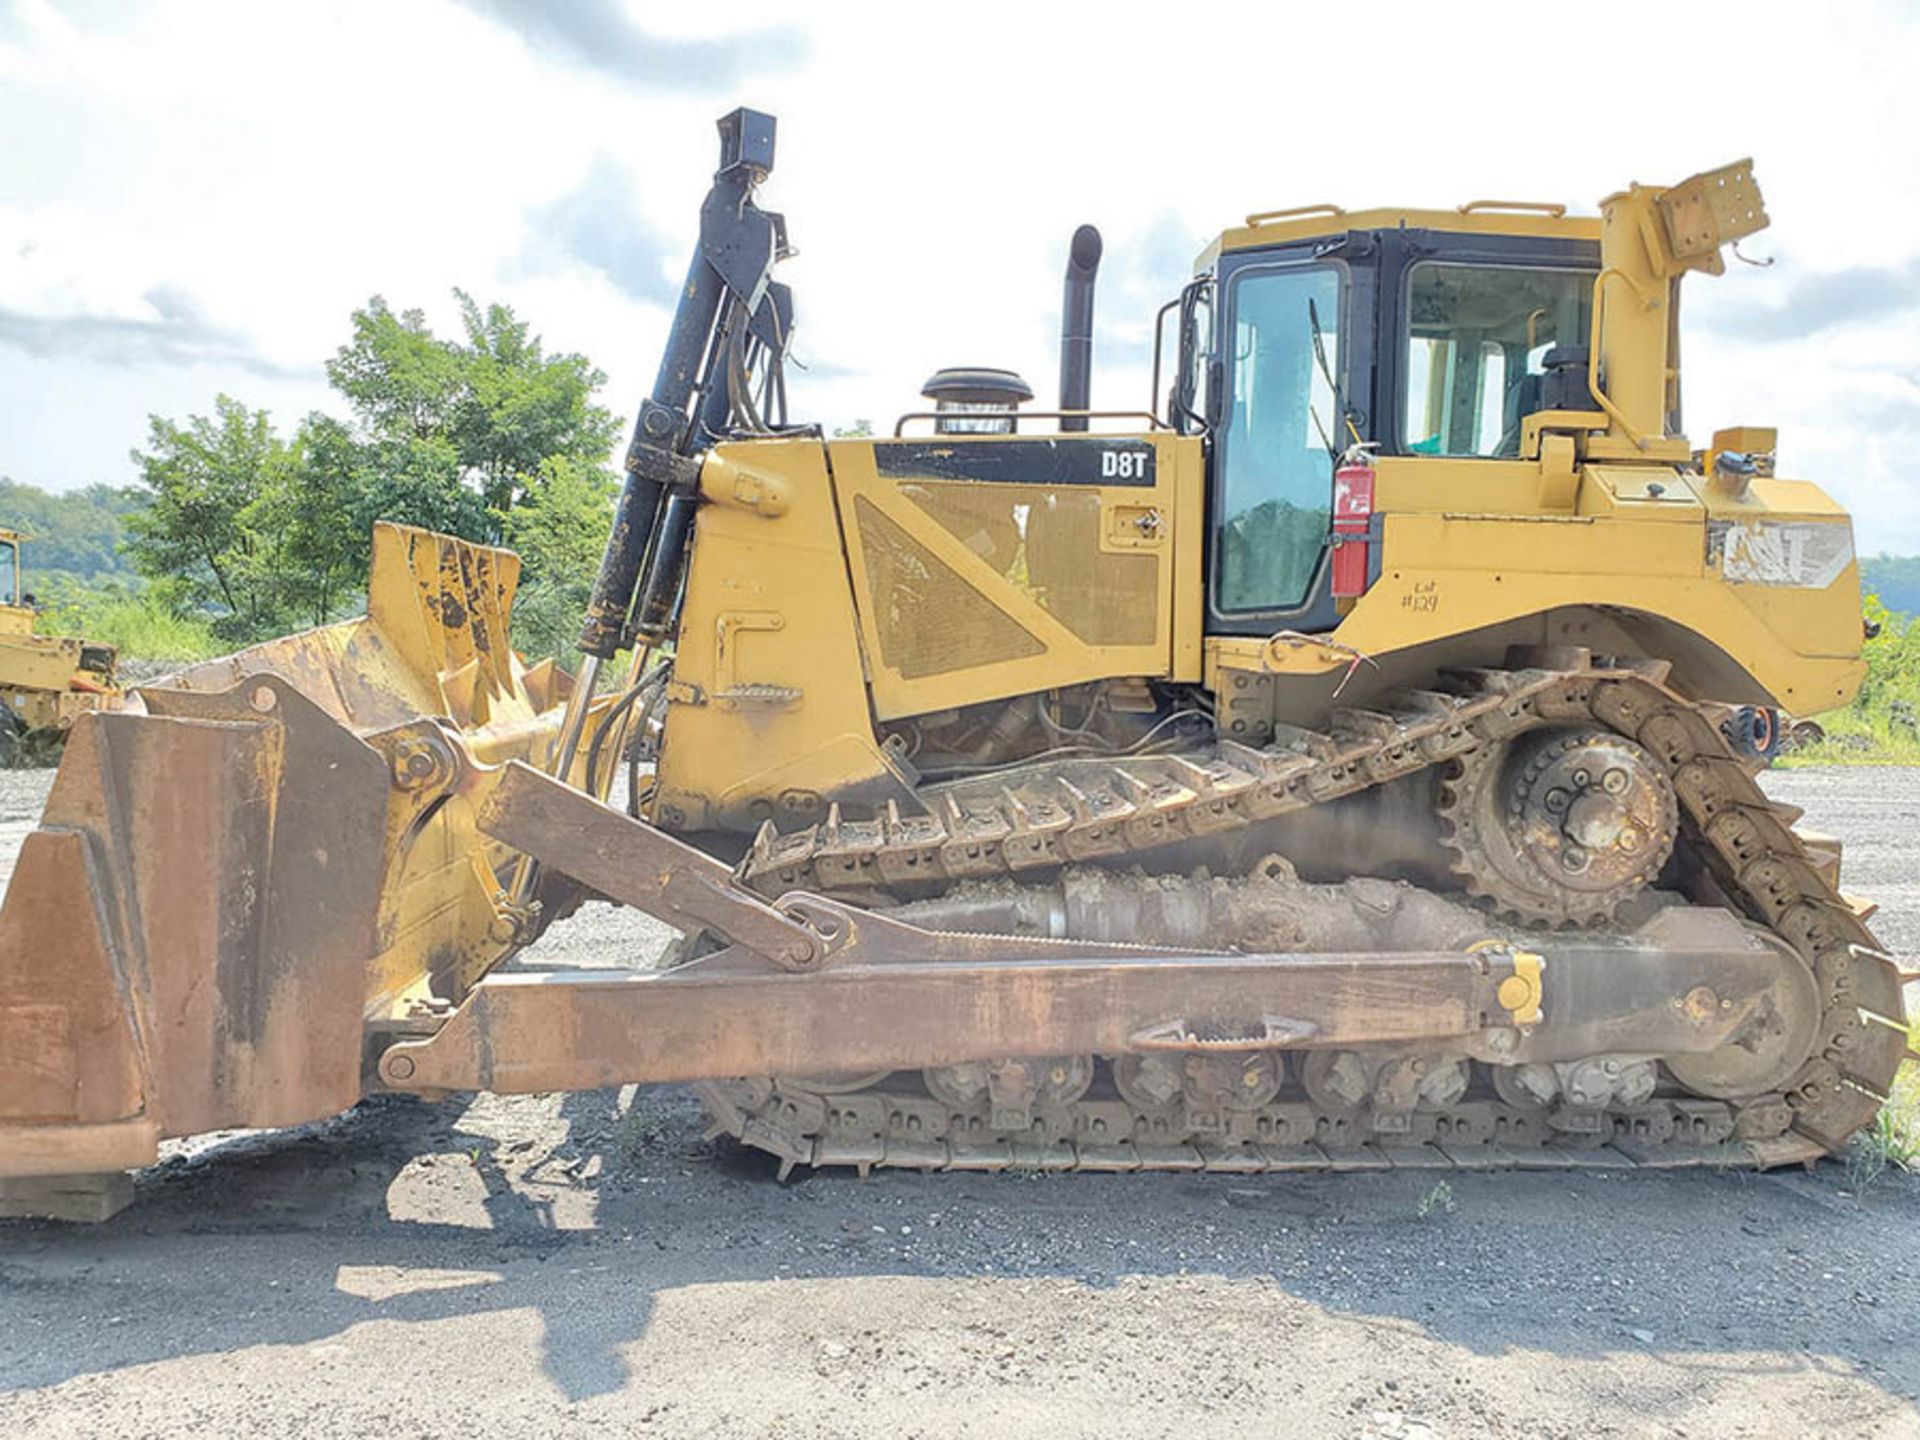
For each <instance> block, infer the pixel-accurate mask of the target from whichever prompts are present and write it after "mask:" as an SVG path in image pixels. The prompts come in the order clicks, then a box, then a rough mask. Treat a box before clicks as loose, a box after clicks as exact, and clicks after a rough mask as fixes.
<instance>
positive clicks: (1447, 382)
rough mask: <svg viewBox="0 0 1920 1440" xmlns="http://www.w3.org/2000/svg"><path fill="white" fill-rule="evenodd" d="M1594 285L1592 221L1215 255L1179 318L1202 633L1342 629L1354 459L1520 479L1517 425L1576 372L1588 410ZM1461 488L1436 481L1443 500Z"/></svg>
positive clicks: (1480, 227) (1329, 240)
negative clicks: (1512, 473)
mask: <svg viewBox="0 0 1920 1440" xmlns="http://www.w3.org/2000/svg"><path fill="white" fill-rule="evenodd" d="M1516 212H1517V213H1516ZM1599 269H1600V222H1599V220H1598V219H1583V218H1568V217H1566V215H1565V213H1564V208H1563V207H1560V206H1502V207H1498V208H1493V207H1489V206H1487V205H1485V204H1482V205H1478V206H1468V207H1463V208H1462V209H1461V210H1458V211H1368V212H1365V213H1360V214H1352V215H1348V214H1346V213H1345V212H1342V211H1339V210H1337V209H1335V208H1334V207H1332V206H1314V207H1308V209H1307V210H1305V211H1284V212H1277V213H1274V214H1268V215H1252V216H1249V217H1248V219H1247V224H1246V225H1245V226H1243V227H1241V228H1239V229H1235V230H1229V231H1227V232H1226V233H1225V234H1224V235H1222V236H1221V237H1220V238H1219V240H1217V241H1216V242H1215V243H1214V244H1213V245H1212V246H1210V247H1209V248H1208V249H1207V251H1206V252H1205V253H1204V254H1203V255H1202V256H1201V257H1200V260H1199V263H1198V265H1197V267H1196V278H1195V279H1194V280H1193V282H1192V283H1191V284H1189V285H1188V286H1187V288H1186V290H1185V291H1184V292H1183V293H1182V296H1181V299H1180V302H1179V314H1180V330H1179V352H1180V353H1179V364H1178V369H1177V372H1176V377H1175V381H1174V385H1173V388H1172V392H1171V394H1170V395H1169V396H1168V409H1169V411H1170V413H1171V418H1172V419H1173V422H1174V424H1175V425H1176V427H1177V428H1179V429H1181V430H1182V431H1184V432H1185V433H1188V434H1201V435H1204V436H1206V437H1207V438H1208V445H1207V451H1208V458H1207V464H1208V493H1209V501H1208V503H1209V509H1210V513H1209V523H1208V527H1207V545H1208V559H1207V568H1208V577H1209V583H1208V597H1207V607H1208V623H1207V629H1208V630H1209V632H1211V633H1215V634H1258V635H1268V634H1272V633H1273V632H1275V631H1276V630H1281V629H1293V630H1303V631H1324V630H1330V629H1332V628H1333V627H1334V626H1335V625H1336V624H1338V623H1339V618H1340V606H1339V604H1338V602H1337V601H1336V599H1335V597H1334V595H1333V590H1332V584H1331V569H1332V566H1331V554H1332V545H1331V543H1330V540H1331V531H1332V524H1331V521H1332V502H1333V472H1334V469H1335V466H1336V465H1337V463H1338V461H1339V458H1340V456H1341V455H1342V454H1344V453H1345V452H1346V451H1347V450H1348V449H1349V448H1351V447H1354V446H1361V445H1364V446H1366V447H1367V448H1368V449H1369V450H1370V451H1371V452H1372V453H1373V454H1375V455H1378V456H1402V457H1408V458H1413V459H1418V458H1421V457H1432V458H1434V459H1435V460H1448V461H1479V462H1486V463H1490V464H1491V463H1499V462H1502V461H1505V462H1509V463H1517V462H1519V461H1520V460H1521V459H1522V458H1523V457H1522V456H1521V439H1522V422H1523V421H1524V420H1525V419H1526V417H1527V416H1528V415H1531V414H1534V413H1536V412H1537V411H1540V410H1544V409H1548V408H1553V407H1552V406H1550V405H1549V403H1548V402H1549V401H1550V400H1553V399H1556V398H1559V397H1561V396H1562V395H1563V394H1564V393H1565V392H1566V390H1567V388H1568V386H1569V384H1570V383H1572V382H1573V381H1574V379H1575V375H1574V372H1575V371H1576V370H1577V383H1578V386H1579V390H1578V394H1579V395H1580V396H1581V397H1584V394H1585V375H1586V361H1587V352H1586V347H1587V345H1588V341H1589V328H1590V320H1591V313H1592V294H1593V284H1594V278H1595V276H1596V275H1597V274H1598V273H1599ZM1576 408H1587V407H1586V406H1585V405H1584V404H1582V405H1580V406H1578V407H1576ZM1458 474H1459V471H1458V469H1457V468H1456V467H1453V466H1447V467H1441V466H1436V467H1435V473H1434V483H1435V484H1437V485H1444V484H1446V483H1448V481H1449V479H1450V478H1457V476H1458ZM1372 523H1373V524H1374V525H1375V526H1377V525H1378V524H1379V521H1378V519H1377V517H1376V518H1375V519H1374V520H1373V522H1372ZM1375 538H1376V540H1377V538H1378V537H1377V535H1376V537H1375ZM1370 552H1371V553H1372V554H1373V555H1374V556H1376V557H1377V556H1378V554H1379V546H1378V545H1377V544H1375V545H1373V546H1371V547H1370Z"/></svg>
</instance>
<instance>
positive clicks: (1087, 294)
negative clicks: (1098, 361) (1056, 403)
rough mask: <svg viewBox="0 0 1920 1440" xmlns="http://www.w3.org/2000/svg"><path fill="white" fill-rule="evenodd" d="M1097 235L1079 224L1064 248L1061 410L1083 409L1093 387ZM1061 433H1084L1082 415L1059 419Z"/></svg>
mask: <svg viewBox="0 0 1920 1440" xmlns="http://www.w3.org/2000/svg"><path fill="white" fill-rule="evenodd" d="M1100 249H1101V245H1100V232H1099V231H1098V230H1096V229H1094V228H1093V226H1091V225H1082V226H1081V227H1080V228H1079V229H1078V230H1076V231H1074V232H1073V244H1071V245H1070V246H1068V247H1067V288H1066V294H1065V296H1064V298H1063V299H1062V301H1061V305H1060V408H1061V409H1062V410H1085V409H1087V408H1088V396H1089V395H1090V394H1091V392H1092V387H1093V282H1094V278H1095V277H1096V276H1097V275H1098V274H1099V273H1100ZM1060 428H1061V429H1062V430H1085V429H1086V428H1087V421H1086V417H1085V416H1084V415H1068V416H1065V417H1063V418H1062V419H1061V421H1060Z"/></svg>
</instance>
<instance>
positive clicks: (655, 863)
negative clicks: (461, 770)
mask: <svg viewBox="0 0 1920 1440" xmlns="http://www.w3.org/2000/svg"><path fill="white" fill-rule="evenodd" d="M479 827H480V830H481V831H482V832H483V833H484V834H487V835H491V836H494V837H495V838H496V839H499V840H502V841H505V842H506V843H507V844H509V845H512V846H513V847H514V848H515V849H517V850H519V851H520V852H522V853H523V854H526V855H530V856H532V857H533V858H534V859H536V860H538V861H540V862H541V863H542V864H544V865H549V866H552V867H553V868H554V869H556V870H559V871H560V872H561V873H563V874H566V875H570V876H572V877H573V878H574V879H576V880H579V881H581V882H582V883H584V884H587V885H591V886H592V887H593V888H594V889H596V890H598V891H599V892H600V893H601V894H603V895H606V896H608V897H610V898H612V899H615V900H618V901H621V902H622V903H623V904H627V905H632V906H634V907H636V908H637V909H641V910H644V911H646V912H647V913H648V914H650V915H653V916H656V917H658V918H659V919H661V920H664V921H666V922H667V923H668V924H669V925H672V926H674V927H675V928H677V929H680V930H686V931H699V930H714V931H717V932H719V933H720V934H721V935H724V936H726V938H727V939H729V940H732V941H734V942H735V943H737V944H739V945H742V946H745V947H746V948H747V949H749V950H752V951H753V952H755V953H756V954H759V955H762V956H765V957H766V958H768V959H770V960H772V961H773V962H774V963H776V964H778V965H780V966H782V967H784V968H787V969H794V970H801V969H808V968H811V967H813V966H815V965H818V964H819V963H820V962H821V961H822V960H823V959H824V958H825V956H826V950H827V946H826V940H825V937H823V936H821V935H820V934H818V933H817V932H815V931H813V930H811V929H809V928H808V927H807V926H806V925H805V924H803V923H801V922H799V921H796V920H794V919H791V918H789V917H788V916H786V915H783V914H781V913H780V912H779V911H778V910H776V909H775V908H774V907H773V906H772V905H770V904H768V903H767V902H766V901H765V900H762V899H761V898H760V897H759V896H757V895H755V894H754V893H753V892H752V891H750V890H746V889H744V888H742V887H740V886H738V885H736V884H734V882H733V872H732V871H731V870H730V869H728V867H727V866H725V865H723V864H722V863H721V862H720V861H718V860H715V859H714V858H713V857H712V856H710V855H707V854H705V853H704V852H702V851H700V850H696V849H695V848H694V847H693V846H691V845H689V844H687V843H686V842H685V841H684V840H676V839H675V838H674V837H673V836H671V835H669V834H667V833H666V832H665V831H664V830H660V829H657V828H655V827H654V826H652V825H649V824H646V823H645V822H644V821H640V820H635V819H632V818H631V817H629V816H626V815H623V814H621V813H620V812H619V811H618V810H615V809H613V808H611V807H610V806H607V805H602V804H601V803H599V802H598V801H597V800H595V799H593V798H592V797H591V796H589V795H585V794H582V793H581V792H580V791H578V790H575V789H573V788H572V787H571V786H568V785H564V784H562V783H561V782H560V781H558V780H555V779H553V778H552V777H551V776H548V775H543V774H541V773H540V772H538V771H536V770H534V769H533V768H532V767H531V766H528V765H525V764H523V763H521V762H519V761H514V762H512V763H510V764H508V765H507V766H506V768H505V770H504V771H503V772H502V773H500V774H499V775H498V776H497V777H490V783H489V790H488V797H487V800H486V803H485V804H484V805H483V806H482V807H481V809H480V815H479Z"/></svg>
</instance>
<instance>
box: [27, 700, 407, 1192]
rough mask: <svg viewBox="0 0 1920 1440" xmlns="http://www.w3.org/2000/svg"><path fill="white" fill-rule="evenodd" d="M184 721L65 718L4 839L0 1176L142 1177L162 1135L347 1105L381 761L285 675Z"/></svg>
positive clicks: (310, 1114) (381, 801)
mask: <svg viewBox="0 0 1920 1440" xmlns="http://www.w3.org/2000/svg"><path fill="white" fill-rule="evenodd" d="M182 709H183V710H193V709H197V710H199V711H201V712H202V713H200V714H197V715H192V714H185V713H181V714H172V715H154V714H149V715H144V716H142V715H99V716H90V717H87V718H86V719H85V720H83V721H82V723H81V724H80V725H79V726H78V727H77V728H76V732H75V735H74V737H73V741H72V743H71V744H70V745H69V747H68V753H67V757H66V760H65V762H64V763H63V765H62V767H61V772H60V775H59V778H58V779H57V781H56V782H55V786H54V790H53V793H52V795H51V797H50V798H49V800H48V803H47V810H46V814H45V816H44V817H43V820H42V825H41V829H40V830H38V831H36V832H35V833H34V834H32V835H30V836H29V837H28V839H27V841H26V844H25V846H24V847H23V850H22V853H21V862H20V866H19V868H18V870H17V871H16V872H15V875H14V879H13V882H12V884H11V885H10V886H9V889H8V894H7V901H6V905H5V908H4V910H3V911H0V1033H4V1034H5V1036H6V1038H7V1040H8V1042H9V1043H8V1044H7V1046H6V1047H5V1055H6V1057H7V1058H6V1059H5V1060H4V1061H0V1174H29V1173H58V1172H61V1171H79V1170H84V1169H88V1168H96V1167H97V1166H98V1165H99V1164H122V1165H124V1164H138V1163H143V1162H144V1161H146V1160H150V1159H151V1158H152V1154H153V1145H154V1143H155V1141H156V1139H157V1138H158V1137H159V1136H160V1135H163V1134H165V1135H184V1134H192V1133H195V1132H197V1131H202V1130H214V1129H223V1128H228V1127H233V1126H270V1125H285V1124H291V1123H294V1122H297V1121H302V1120H309V1119H313V1118H316V1117H318V1116H322V1115H328V1114H332V1113H334V1112H336V1111H338V1110H341V1109H343V1108H345V1107H346V1106H349V1105H351V1104H352V1103H353V1102H354V1101H355V1100H356V1099H357V1098H358V1095H359V1088H360V1075H359V1048H360V1028H361V993H362V988H363V967H364V965H365V962H366V957H367V956H368V955H369V954H370V953H371V951H372V948H373V917H374V914H375V912H376V902H377V898H378V886H379V880H380V870H379V865H380V852H379V849H378V847H373V846H368V845H367V844H366V843H365V841H364V835H365V831H366V827H367V826H368V824H369V823H371V824H372V825H374V826H375V827H377V826H378V825H379V823H380V819H381V816H382V813H383V811H384V808H385V795H386V788H387V783H386V775H385V767H384V765H383V764H382V763H381V761H380V758H379V756H378V755H376V754H375V753H374V752H373V751H372V750H371V749H369V748H368V747H366V746H365V745H363V744H362V743H361V742H360V741H358V740H356V739H354V737H353V736H352V735H350V734H348V733H347V732H346V731H344V730H342V729H340V728H339V727H338V726H337V725H335V724H333V723H332V721H330V720H329V719H328V718H327V717H326V716H325V715H324V714H322V713H321V712H320V711H319V710H318V709H317V708H316V707H314V706H313V705H312V704H311V703H310V702H308V701H306V700H305V699H304V697H302V696H301V695H300V694H299V693H298V692H296V691H294V690H292V689H291V688H290V687H287V686H286V685H285V684H284V682H281V681H277V680H268V679H265V678H256V679H255V680H254V681H252V682H250V684H249V686H248V689H247V693H246V695H244V696H236V697H216V696H192V697H188V698H187V700H186V701H185V702H184V704H183V706H182ZM269 716H271V718H268V717H269ZM23 1072H24V1073H23ZM83 1162H84V1163H83Z"/></svg>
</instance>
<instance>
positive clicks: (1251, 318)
mask: <svg viewBox="0 0 1920 1440" xmlns="http://www.w3.org/2000/svg"><path fill="white" fill-rule="evenodd" d="M1229 338H1230V340H1231V344H1232V349H1231V351H1230V353H1229V355H1228V356H1227V361H1228V365H1229V368H1230V373H1229V376H1228V381H1227V397H1226V413H1225V415H1224V417H1223V419H1222V423H1221V425H1220V427H1219V430H1218V434H1219V437H1220V485H1219V500H1218V502H1217V503H1218V510H1217V515H1216V521H1215V528H1214V553H1215V556H1216V561H1215V564H1216V569H1215V582H1214V585H1215V588H1214V597H1215V601H1216V603H1217V604H1218V606H1219V608H1220V609H1221V610H1293V609H1298V608H1299V607H1300V605H1301V604H1302V603H1304V601H1305V600H1306V597H1307V590H1308V588H1309V587H1310V586H1311V585H1312V583H1313V576H1314V572H1315V570H1316V569H1318V567H1319V564H1320V553H1321V551H1322V549H1323V548H1324V547H1325V544H1326V538H1327V525H1328V520H1329V518H1330V515H1331V508H1332V490H1333V458H1332V451H1333V449H1334V448H1335V447H1336V446H1337V444H1338V436H1337V434H1336V427H1339V426H1340V425H1341V419H1340V413H1339V404H1338V398H1339V397H1338V396H1337V394H1336V391H1335V377H1336V376H1338V375H1339V373H1340V369H1339V366H1340V355H1339V343H1340V273H1339V271H1338V270H1337V269H1335V268H1334V267H1332V266H1327V265H1301V266H1292V267H1289V268H1287V269H1284V270H1259V271H1247V272H1244V273H1242V274H1241V275H1240V276H1239V277H1237V278H1236V279H1235V281H1234V284H1233V294H1232V320H1231V331H1230V337H1229Z"/></svg>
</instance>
